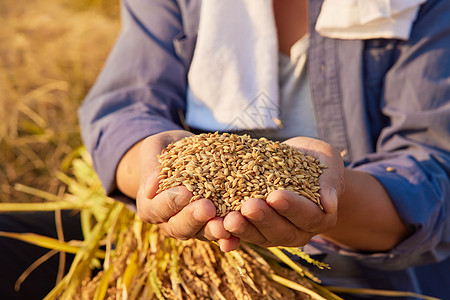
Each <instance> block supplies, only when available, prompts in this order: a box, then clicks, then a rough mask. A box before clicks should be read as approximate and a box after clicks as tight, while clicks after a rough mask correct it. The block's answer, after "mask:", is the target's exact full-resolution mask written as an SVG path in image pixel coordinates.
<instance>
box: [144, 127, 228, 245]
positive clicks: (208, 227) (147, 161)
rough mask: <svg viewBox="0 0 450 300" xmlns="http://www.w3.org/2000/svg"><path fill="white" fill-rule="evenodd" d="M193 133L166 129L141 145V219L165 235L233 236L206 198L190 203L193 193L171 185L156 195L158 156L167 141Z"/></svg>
mask: <svg viewBox="0 0 450 300" xmlns="http://www.w3.org/2000/svg"><path fill="white" fill-rule="evenodd" d="M190 135H192V133H190V132H187V131H183V130H174V131H167V132H163V133H159V134H155V135H152V136H150V137H148V138H146V139H145V140H144V141H143V143H142V146H141V151H140V152H141V170H142V175H141V178H142V179H141V184H140V188H139V191H138V194H137V197H136V204H137V210H138V214H139V216H140V218H141V219H142V220H143V221H145V222H148V223H152V224H157V225H158V226H159V227H160V229H161V230H162V231H163V232H164V233H165V234H166V235H168V236H171V237H174V238H177V239H184V240H185V239H189V238H198V239H201V240H222V239H223V240H227V242H224V243H225V244H226V243H231V244H236V238H233V237H231V235H230V233H229V232H227V231H226V230H225V229H224V228H223V221H222V218H218V217H216V209H215V207H214V204H213V203H212V202H211V201H210V200H207V199H200V200H199V201H196V202H193V203H189V200H190V199H191V197H192V193H191V192H190V191H188V190H187V189H186V187H184V186H178V187H174V188H170V189H168V190H166V191H164V192H161V193H158V194H156V191H157V189H158V184H159V183H158V175H159V162H158V159H157V155H158V154H160V153H161V151H162V149H164V148H165V147H166V146H167V145H168V144H170V143H172V142H174V141H177V140H180V139H182V138H184V137H186V136H190Z"/></svg>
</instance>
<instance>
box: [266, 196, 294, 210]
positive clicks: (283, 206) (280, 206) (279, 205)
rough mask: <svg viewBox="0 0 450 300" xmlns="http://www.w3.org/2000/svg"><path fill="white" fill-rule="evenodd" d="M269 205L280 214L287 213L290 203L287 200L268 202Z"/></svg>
mask: <svg viewBox="0 0 450 300" xmlns="http://www.w3.org/2000/svg"><path fill="white" fill-rule="evenodd" d="M267 203H268V204H269V205H270V206H271V207H273V208H274V209H276V210H277V211H280V212H285V211H287V210H288V209H289V203H288V201H286V200H285V199H276V200H275V201H267Z"/></svg>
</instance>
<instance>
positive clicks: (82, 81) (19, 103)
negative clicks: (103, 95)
mask: <svg viewBox="0 0 450 300" xmlns="http://www.w3.org/2000/svg"><path fill="white" fill-rule="evenodd" d="M119 29H120V20H119V0H77V1H73V0H41V1H32V0H20V1H15V0H2V1H0V154H1V158H0V195H1V196H0V202H37V201H42V199H40V198H38V197H35V196H31V195H29V194H26V193H23V192H20V191H18V190H16V188H15V187H16V186H17V185H24V186H29V187H33V188H36V189H40V190H44V191H47V192H49V193H52V194H56V193H57V192H58V190H59V189H60V187H61V186H62V183H61V182H60V181H59V180H58V179H57V178H56V177H55V174H56V172H58V171H61V170H64V171H66V172H67V171H68V170H65V169H66V168H67V166H65V163H64V161H65V158H67V157H68V156H70V154H71V153H73V151H74V150H75V149H77V148H78V147H80V146H81V144H82V143H81V138H80V135H79V127H78V117H77V108H78V106H79V105H80V103H81V101H82V100H83V98H84V96H85V95H86V93H87V92H88V90H89V88H90V87H91V86H92V84H93V83H94V81H95V79H96V77H97V75H98V73H99V72H100V70H101V68H102V65H103V63H104V61H105V59H106V57H107V55H108V53H109V51H110V49H111V47H112V45H113V43H114V41H115V38H116V37H117V34H118V32H119Z"/></svg>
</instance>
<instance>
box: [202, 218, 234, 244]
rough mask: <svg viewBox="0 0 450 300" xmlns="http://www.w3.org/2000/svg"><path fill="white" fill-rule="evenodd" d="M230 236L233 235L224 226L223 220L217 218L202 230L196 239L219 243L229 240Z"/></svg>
mask: <svg viewBox="0 0 450 300" xmlns="http://www.w3.org/2000/svg"><path fill="white" fill-rule="evenodd" d="M230 236H231V234H230V233H229V232H228V231H227V230H226V229H225V227H224V226H223V218H220V217H215V218H213V219H211V220H209V221H208V223H206V225H205V226H204V227H202V229H200V231H199V232H198V233H197V235H196V238H198V239H206V240H209V241H217V240H219V239H228V238H229V237H230Z"/></svg>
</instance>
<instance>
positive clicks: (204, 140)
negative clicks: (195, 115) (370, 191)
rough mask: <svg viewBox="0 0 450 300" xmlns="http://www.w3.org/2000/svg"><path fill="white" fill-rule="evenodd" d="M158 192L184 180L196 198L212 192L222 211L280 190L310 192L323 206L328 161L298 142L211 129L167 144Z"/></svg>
mask: <svg viewBox="0 0 450 300" xmlns="http://www.w3.org/2000/svg"><path fill="white" fill-rule="evenodd" d="M159 162H160V165H161V172H160V175H159V180H160V185H159V190H158V192H161V191H164V190H166V189H169V188H171V187H175V186H179V185H184V186H186V188H187V189H188V190H189V191H191V192H192V193H193V197H192V199H191V201H195V200H198V199H200V198H207V199H210V200H212V201H213V202H214V204H215V206H216V208H217V215H218V216H224V215H226V214H227V213H228V212H230V211H234V210H240V208H241V206H242V203H243V202H244V201H245V200H247V199H249V198H260V199H266V197H267V195H268V194H269V193H270V192H271V191H274V190H281V189H282V190H288V191H293V192H296V193H298V194H299V195H301V196H304V197H306V198H308V199H310V200H311V201H313V202H314V203H316V204H317V205H318V206H319V207H320V208H321V209H322V204H321V203H320V194H319V190H320V186H319V176H320V175H321V174H322V169H323V168H326V166H325V165H323V164H320V162H319V160H318V159H316V158H314V157H312V156H310V155H305V154H303V153H302V152H299V151H297V150H296V149H294V148H293V147H291V146H289V145H286V144H282V143H279V142H273V141H270V140H267V139H266V138H260V139H252V138H250V137H249V136H248V135H243V136H240V135H236V134H228V133H224V134H219V133H217V132H216V133H207V134H206V133H205V134H200V135H193V136H190V137H187V138H184V139H182V140H179V141H177V142H174V143H172V144H170V145H169V146H167V148H166V149H164V150H163V152H162V154H161V155H160V156H159Z"/></svg>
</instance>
